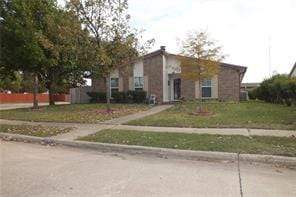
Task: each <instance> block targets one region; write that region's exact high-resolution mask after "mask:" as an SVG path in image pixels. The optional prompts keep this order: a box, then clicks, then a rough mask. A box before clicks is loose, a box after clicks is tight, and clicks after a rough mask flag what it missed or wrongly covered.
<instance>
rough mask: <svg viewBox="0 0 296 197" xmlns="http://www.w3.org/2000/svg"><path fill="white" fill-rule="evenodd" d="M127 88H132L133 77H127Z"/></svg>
mask: <svg viewBox="0 0 296 197" xmlns="http://www.w3.org/2000/svg"><path fill="white" fill-rule="evenodd" d="M128 90H134V78H133V77H129V78H128Z"/></svg>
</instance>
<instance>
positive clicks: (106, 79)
mask: <svg viewBox="0 0 296 197" xmlns="http://www.w3.org/2000/svg"><path fill="white" fill-rule="evenodd" d="M105 84H106V101H107V103H106V107H107V111H108V112H109V113H110V112H111V107H110V96H111V91H110V76H109V75H108V76H107V77H106V78H105Z"/></svg>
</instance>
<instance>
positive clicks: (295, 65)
mask: <svg viewBox="0 0 296 197" xmlns="http://www.w3.org/2000/svg"><path fill="white" fill-rule="evenodd" d="M295 70H296V62H295V64H294V66H293V68H292V70H291V72H290V74H289V77H292V74H293V73H294V72H295Z"/></svg>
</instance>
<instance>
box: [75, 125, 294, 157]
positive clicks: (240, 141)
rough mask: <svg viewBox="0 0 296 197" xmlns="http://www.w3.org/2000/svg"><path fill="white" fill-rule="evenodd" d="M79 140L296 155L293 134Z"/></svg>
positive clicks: (128, 135)
mask: <svg viewBox="0 0 296 197" xmlns="http://www.w3.org/2000/svg"><path fill="white" fill-rule="evenodd" d="M79 140H84V141H91V142H102V143H113V144H126V145H140V146H150V147H161V148H173V149H183V150H202V151H219V152H233V153H248V154H267V155H283V156H291V157H296V138H295V137H293V138H292V137H291V138H288V137H261V136H253V137H245V136H238V135H233V136H225V135H208V134H183V133H156V132H142V131H130V130H104V131H99V132H97V133H96V134H93V135H89V136H86V137H82V138H80V139H79Z"/></svg>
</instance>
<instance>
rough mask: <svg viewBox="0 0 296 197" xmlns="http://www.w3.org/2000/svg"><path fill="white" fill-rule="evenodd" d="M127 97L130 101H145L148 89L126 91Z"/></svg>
mask: <svg viewBox="0 0 296 197" xmlns="http://www.w3.org/2000/svg"><path fill="white" fill-rule="evenodd" d="M126 96H127V99H128V100H129V102H134V103H144V102H145V100H146V96H147V92H146V91H140V90H137V91H128V92H127V93H126Z"/></svg>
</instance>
